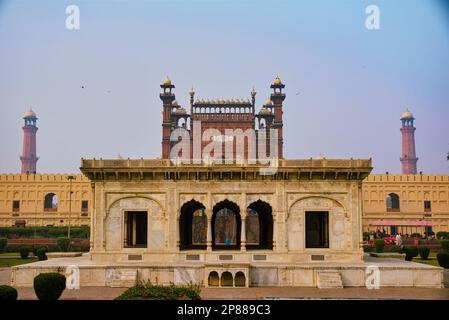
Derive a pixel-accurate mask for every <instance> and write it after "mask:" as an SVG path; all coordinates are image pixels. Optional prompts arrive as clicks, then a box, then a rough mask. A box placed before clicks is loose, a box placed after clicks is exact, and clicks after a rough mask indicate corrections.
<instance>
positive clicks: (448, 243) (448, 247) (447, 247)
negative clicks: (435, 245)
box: [440, 240, 449, 253]
mask: <svg viewBox="0 0 449 320" xmlns="http://www.w3.org/2000/svg"><path fill="white" fill-rule="evenodd" d="M440 244H441V252H447V253H449V240H441V241H440Z"/></svg>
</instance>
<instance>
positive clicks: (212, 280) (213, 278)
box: [208, 271, 220, 287]
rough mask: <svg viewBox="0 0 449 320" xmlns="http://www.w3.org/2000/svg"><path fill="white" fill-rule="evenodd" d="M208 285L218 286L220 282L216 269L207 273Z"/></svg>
mask: <svg viewBox="0 0 449 320" xmlns="http://www.w3.org/2000/svg"><path fill="white" fill-rule="evenodd" d="M208 284H209V287H218V286H219V284H220V278H219V277H218V273H217V272H216V271H212V272H211V273H209V278H208Z"/></svg>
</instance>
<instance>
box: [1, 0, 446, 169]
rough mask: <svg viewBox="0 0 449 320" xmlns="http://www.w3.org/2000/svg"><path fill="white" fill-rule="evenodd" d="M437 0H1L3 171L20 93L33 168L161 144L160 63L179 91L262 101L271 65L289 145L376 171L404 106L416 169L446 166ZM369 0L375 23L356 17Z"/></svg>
mask: <svg viewBox="0 0 449 320" xmlns="http://www.w3.org/2000/svg"><path fill="white" fill-rule="evenodd" d="M441 3H442V1H432V0H426V1H424V0H402V1H401V0H396V1H378V0H371V1H361V0H354V1H350V0H347V1H330V0H321V1H320V0H316V1H282V2H280V1H255V0H254V1H249V0H247V1H209V0H207V1H206V0H202V1H199V0H193V1H180V0H178V1H170V0H168V1H143V0H142V1H137V0H135V1H100V0H97V1H75V0H72V1H61V0H55V1H20V0H15V1H8V0H0V108H1V117H0V150H1V155H2V157H1V158H2V160H1V162H0V172H3V173H10V172H18V171H20V161H19V156H20V153H21V147H22V130H21V126H22V125H23V120H22V119H21V116H22V114H23V112H24V111H26V109H27V108H29V107H30V106H31V107H32V108H33V110H34V111H35V112H36V113H37V115H38V117H39V120H38V126H39V131H38V133H37V134H38V150H37V151H38V152H37V153H38V156H40V160H39V161H38V172H41V173H43V172H54V173H62V172H78V167H79V163H80V158H81V157H96V158H99V157H103V158H108V157H115V156H116V155H117V153H120V154H121V155H122V156H123V157H125V158H126V157H131V158H135V157H137V158H140V157H144V158H156V157H159V156H160V154H161V102H160V100H159V92H160V88H159V84H160V83H161V82H162V80H163V78H164V77H165V76H166V75H169V76H170V77H171V78H172V80H173V82H174V84H175V85H176V89H175V92H176V95H177V100H178V101H179V102H180V103H181V104H182V105H185V106H186V105H187V104H188V93H187V92H188V89H189V88H190V86H192V85H193V86H194V87H195V91H196V92H197V97H199V98H214V97H218V98H221V97H223V98H242V97H243V98H250V94H249V92H250V90H251V88H252V86H255V88H256V90H257V91H258V94H257V104H258V108H259V107H260V105H261V104H262V103H263V102H264V101H265V100H266V98H267V97H268V95H269V93H270V89H269V86H270V84H271V82H272V81H273V79H274V77H275V76H276V75H279V76H280V78H281V79H282V81H283V82H284V83H285V84H286V88H285V91H286V94H287V98H286V100H285V107H284V119H285V121H284V122H285V125H284V130H285V131H284V137H285V151H284V154H285V156H286V157H287V158H309V157H315V156H317V155H319V154H322V155H324V156H326V157H328V158H349V157H354V158H369V157H372V158H373V162H374V166H375V169H374V172H378V173H382V172H385V171H389V172H391V173H399V172H400V162H399V157H400V155H401V136H400V132H399V128H400V125H401V123H400V120H399V118H400V116H401V114H402V112H403V111H405V109H406V108H409V109H410V110H411V111H412V112H413V114H414V115H415V117H416V122H415V124H416V127H417V130H416V146H417V154H418V157H419V161H418V170H420V171H423V172H425V173H446V174H447V173H449V163H448V161H446V160H445V159H446V153H447V152H448V151H449V125H448V121H449V105H448V101H449V60H448V57H449V18H448V15H447V7H446V8H445V7H443V6H442V5H441ZM70 4H77V5H78V6H79V8H80V11H81V29H80V30H78V31H70V30H67V29H66V28H65V19H66V14H65V8H66V6H67V5H70ZM369 4H375V5H378V6H379V8H380V19H381V20H380V21H381V22H380V23H381V30H374V31H372V30H367V29H366V28H365V19H366V14H365V8H366V6H367V5H369ZM82 85H84V86H85V89H81V86H82ZM108 91H110V92H108ZM298 93H299V94H298Z"/></svg>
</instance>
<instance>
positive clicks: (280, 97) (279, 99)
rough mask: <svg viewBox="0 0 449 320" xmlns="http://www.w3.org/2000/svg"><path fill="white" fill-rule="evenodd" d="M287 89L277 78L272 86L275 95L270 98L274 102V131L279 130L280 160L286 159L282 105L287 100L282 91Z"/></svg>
mask: <svg viewBox="0 0 449 320" xmlns="http://www.w3.org/2000/svg"><path fill="white" fill-rule="evenodd" d="M284 88H285V85H284V84H283V83H282V82H281V79H279V77H276V78H275V79H274V81H273V84H272V85H271V89H273V93H272V94H271V96H270V100H271V101H273V105H274V106H273V109H274V122H273V126H272V128H273V129H277V130H278V159H283V158H284V152H283V151H284V150H283V148H284V137H283V135H282V129H283V128H282V127H283V125H284V124H283V121H282V113H283V111H282V103H283V102H284V99H285V93H282V89H284Z"/></svg>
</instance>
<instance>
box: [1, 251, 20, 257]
mask: <svg viewBox="0 0 449 320" xmlns="http://www.w3.org/2000/svg"><path fill="white" fill-rule="evenodd" d="M3 256H8V257H20V253H18V252H3V253H0V257H3Z"/></svg>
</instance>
